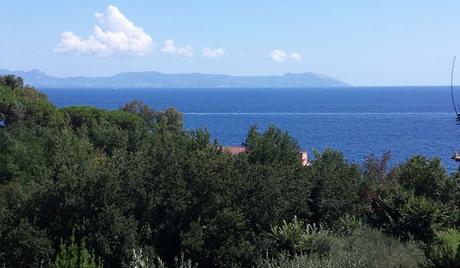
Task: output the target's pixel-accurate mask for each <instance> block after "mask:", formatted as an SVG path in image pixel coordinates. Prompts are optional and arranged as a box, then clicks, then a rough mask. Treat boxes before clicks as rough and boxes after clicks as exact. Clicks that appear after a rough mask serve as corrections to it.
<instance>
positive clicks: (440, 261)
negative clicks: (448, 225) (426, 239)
mask: <svg viewBox="0 0 460 268" xmlns="http://www.w3.org/2000/svg"><path fill="white" fill-rule="evenodd" d="M459 253H460V230H455V229H449V230H447V231H443V232H440V233H439V234H438V235H437V237H436V240H435V242H434V243H433V245H432V246H431V248H430V249H429V254H428V255H429V257H430V261H431V263H432V265H433V266H434V267H446V268H448V267H460V254H459Z"/></svg>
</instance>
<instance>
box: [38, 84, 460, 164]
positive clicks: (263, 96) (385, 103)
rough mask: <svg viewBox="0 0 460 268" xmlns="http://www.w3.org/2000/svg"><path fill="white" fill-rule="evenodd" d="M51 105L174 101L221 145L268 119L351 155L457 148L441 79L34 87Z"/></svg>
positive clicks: (458, 133) (448, 152)
mask: <svg viewBox="0 0 460 268" xmlns="http://www.w3.org/2000/svg"><path fill="white" fill-rule="evenodd" d="M42 91H43V92H44V93H46V94H47V95H48V97H49V99H50V100H51V101H52V102H53V103H55V104H56V105H57V106H60V107H65V106H73V105H90V106H96V107H99V108H106V109H117V108H119V107H120V106H121V105H123V104H124V103H127V102H129V101H131V100H141V101H144V102H145V103H146V104H148V105H150V106H151V107H153V108H154V109H165V108H168V107H175V108H176V109H178V110H179V111H181V112H183V114H184V122H185V127H186V128H187V129H198V128H206V129H208V131H209V132H210V133H211V135H212V137H213V138H215V139H217V140H218V142H219V143H220V144H223V145H240V144H241V143H242V142H244V140H245V138H246V134H247V131H248V129H249V127H250V126H252V125H258V126H259V128H260V129H261V130H263V129H266V128H267V127H268V126H269V125H271V124H273V125H275V126H278V127H280V128H282V129H284V130H286V131H288V132H289V133H290V134H291V135H292V136H293V137H295V138H296V139H297V141H298V143H299V145H300V146H301V147H302V148H303V149H304V150H307V151H308V152H309V153H310V154H311V152H312V151H313V150H314V149H317V150H320V151H322V150H324V149H325V148H334V149H339V150H341V151H342V152H343V153H344V155H345V157H346V158H347V159H348V160H349V161H352V162H357V163H361V162H362V161H363V160H364V159H365V157H366V156H367V155H370V154H374V155H376V156H379V155H381V154H383V153H384V152H390V153H391V157H392V162H391V164H392V165H395V164H397V163H400V162H402V161H404V160H406V159H407V158H408V157H410V156H412V155H414V154H422V155H426V156H429V157H434V156H437V157H440V158H441V159H442V161H443V164H444V166H445V167H446V168H447V169H448V170H449V171H452V172H453V171H455V170H457V169H458V164H457V163H455V162H454V161H453V160H451V159H450V158H451V156H452V155H453V153H454V151H456V150H460V142H459V141H460V126H459V125H457V124H456V121H455V114H454V113H453V108H452V103H451V98H450V89H449V88H448V87H353V88H315V89H300V88H299V89H286V88H282V89H281V88H280V89H267V88H260V89H229V88H228V89H224V88H212V89H42Z"/></svg>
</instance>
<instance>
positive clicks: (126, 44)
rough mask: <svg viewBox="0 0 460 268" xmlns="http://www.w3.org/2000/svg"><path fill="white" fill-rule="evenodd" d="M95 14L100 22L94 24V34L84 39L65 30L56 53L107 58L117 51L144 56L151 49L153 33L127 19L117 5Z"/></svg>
mask: <svg viewBox="0 0 460 268" xmlns="http://www.w3.org/2000/svg"><path fill="white" fill-rule="evenodd" d="M95 17H96V18H97V19H98V25H95V26H94V29H93V34H92V35H90V36H89V37H88V38H86V39H83V38H81V37H79V36H77V35H76V34H74V33H73V32H63V33H62V34H61V41H60V43H59V45H58V46H57V48H56V52H59V53H80V54H93V55H97V56H100V57H108V56H111V55H113V54H116V53H120V54H132V55H139V56H141V55H144V54H146V53H148V52H149V51H150V50H151V48H152V46H153V44H152V38H151V37H150V35H148V34H147V33H145V32H144V30H143V29H142V28H140V27H138V26H136V25H134V23H133V22H132V21H130V20H128V19H127V18H126V17H125V15H123V14H122V13H121V12H120V10H118V8H117V7H116V6H108V7H107V9H106V11H105V13H96V14H95Z"/></svg>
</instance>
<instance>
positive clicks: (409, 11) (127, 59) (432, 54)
mask: <svg viewBox="0 0 460 268" xmlns="http://www.w3.org/2000/svg"><path fill="white" fill-rule="evenodd" d="M0 14H1V15H0V25H1V28H0V68H4V69H9V70H25V71H28V70H31V69H40V70H42V71H44V72H45V73H47V74H49V75H53V76H59V77H67V76H107V75H112V74H115V73H119V72H127V71H152V70H155V71H160V72H165V73H194V72H199V73H218V74H230V75H279V74H284V73H289V72H291V73H292V72H294V73H300V72H315V73H320V74H326V75H330V76H333V77H336V78H338V79H341V80H343V81H345V82H347V83H350V84H352V85H355V86H391V85H394V86H399V85H445V84H449V81H450V80H449V79H450V65H451V62H452V57H453V56H454V55H458V56H460V1H458V0H440V1H431V0H405V1H401V0H385V1H383V0H382V1H379V0H352V1H343V0H322V1H319V0H316V1H310V0H263V1H262V0H260V1H259V0H251V1H248V0H245V1H243V0H232V1H228V0H200V1H199V0H196V1H186V0H182V1H178V0H168V1H157V0H130V1H126V0H125V1H104V0H101V1H95V0H79V1H70V0H69V1H51V0H40V1H31V0H30V1H24V0H14V1H11V0H0ZM459 75H460V69H459Z"/></svg>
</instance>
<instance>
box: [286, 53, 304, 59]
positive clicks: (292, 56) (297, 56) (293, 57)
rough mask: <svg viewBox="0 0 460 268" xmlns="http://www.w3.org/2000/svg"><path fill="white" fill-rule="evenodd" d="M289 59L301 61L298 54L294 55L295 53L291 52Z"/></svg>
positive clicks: (300, 56)
mask: <svg viewBox="0 0 460 268" xmlns="http://www.w3.org/2000/svg"><path fill="white" fill-rule="evenodd" d="M289 57H290V58H291V59H292V60H295V61H302V55H300V54H299V53H296V52H293V53H291V54H289Z"/></svg>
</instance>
